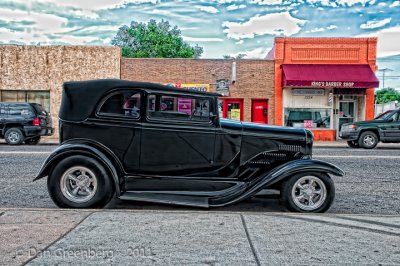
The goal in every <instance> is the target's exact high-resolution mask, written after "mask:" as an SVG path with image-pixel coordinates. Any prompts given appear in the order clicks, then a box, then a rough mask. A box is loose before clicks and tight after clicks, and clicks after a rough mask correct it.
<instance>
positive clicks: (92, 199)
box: [35, 80, 344, 212]
mask: <svg viewBox="0 0 400 266" xmlns="http://www.w3.org/2000/svg"><path fill="white" fill-rule="evenodd" d="M218 96H219V95H218V94H216V93H208V92H194V91H187V90H182V89H177V88H173V87H168V86H163V85H158V84H152V83H140V82H132V81H124V80H94V81H81V82H67V83H65V84H64V89H63V95H62V103H61V108H60V113H59V132H60V143H61V146H60V147H58V148H57V149H56V150H55V151H54V152H53V153H52V154H51V155H50V156H49V157H48V158H47V159H46V161H45V162H44V164H43V166H42V168H41V170H40V172H39V174H38V175H37V177H36V178H35V180H37V179H40V178H42V177H46V176H48V179H47V185H48V190H49V193H50V196H51V198H52V199H53V201H54V202H55V203H56V204H57V205H58V206H59V207H69V208H92V207H102V206H104V205H105V204H107V203H108V202H109V201H110V200H111V198H112V197H113V196H116V197H119V198H120V199H125V200H136V201H148V202H160V203H169V204H179V205H190V206H198V207H220V206H225V205H228V204H233V203H236V202H239V201H242V200H245V199H247V198H249V197H252V196H255V195H256V194H257V193H258V192H260V191H261V190H263V189H275V190H279V191H280V195H281V199H282V202H283V203H284V204H285V206H286V207H287V208H288V209H289V210H292V211H298V212H323V211H326V210H327V209H328V208H329V207H330V206H331V204H332V202H333V199H334V195H335V188H334V184H333V182H332V180H331V178H330V175H337V176H342V175H343V174H344V173H343V171H342V170H340V169H339V168H337V167H336V166H334V165H332V164H329V163H326V162H322V161H318V160H313V159H312V158H311V157H312V146H313V135H312V133H311V132H310V131H308V130H305V129H293V128H286V127H277V126H269V125H262V124H255V123H244V122H243V123H241V122H237V121H233V120H226V119H222V118H220V117H219V116H218V113H219V110H218Z"/></svg>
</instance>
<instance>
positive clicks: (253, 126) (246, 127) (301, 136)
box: [221, 119, 313, 140]
mask: <svg viewBox="0 0 400 266" xmlns="http://www.w3.org/2000/svg"><path fill="white" fill-rule="evenodd" d="M221 127H222V128H224V129H230V130H240V131H242V134H243V135H260V136H262V135H264V136H266V137H267V136H273V137H276V136H279V137H280V138H283V139H284V138H291V139H292V138H294V139H298V140H306V138H307V139H309V140H312V139H313V137H312V133H311V132H310V131H309V130H306V129H302V128H290V127H281V126H272V125H266V124H259V123H250V122H239V121H235V120H230V119H221Z"/></svg>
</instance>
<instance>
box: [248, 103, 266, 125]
mask: <svg viewBox="0 0 400 266" xmlns="http://www.w3.org/2000/svg"><path fill="white" fill-rule="evenodd" d="M251 121H252V122H255V123H262V124H268V101H267V100H253V101H252V106H251Z"/></svg>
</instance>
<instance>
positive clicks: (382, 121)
mask: <svg viewBox="0 0 400 266" xmlns="http://www.w3.org/2000/svg"><path fill="white" fill-rule="evenodd" d="M382 123H386V121H385V120H379V119H376V120H365V121H358V122H354V123H353V124H354V125H356V126H365V125H375V124H382Z"/></svg>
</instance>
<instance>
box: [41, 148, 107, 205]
mask: <svg viewBox="0 0 400 266" xmlns="http://www.w3.org/2000/svg"><path fill="white" fill-rule="evenodd" d="M47 188H48V190H49V194H50V197H51V198H52V199H53V201H54V203H55V204H56V205H57V206H59V207H61V208H101V207H103V206H105V205H106V204H107V203H108V202H109V201H110V200H111V198H112V196H113V195H114V188H113V184H112V183H111V180H110V179H109V177H108V175H107V172H106V170H105V169H104V167H103V166H102V165H101V164H100V163H99V162H97V161H96V160H94V159H92V158H89V157H86V156H81V155H75V156H71V157H67V158H65V159H63V160H61V161H60V162H59V163H58V164H57V165H56V167H55V168H54V169H53V171H51V173H50V175H49V177H48V179H47Z"/></svg>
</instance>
